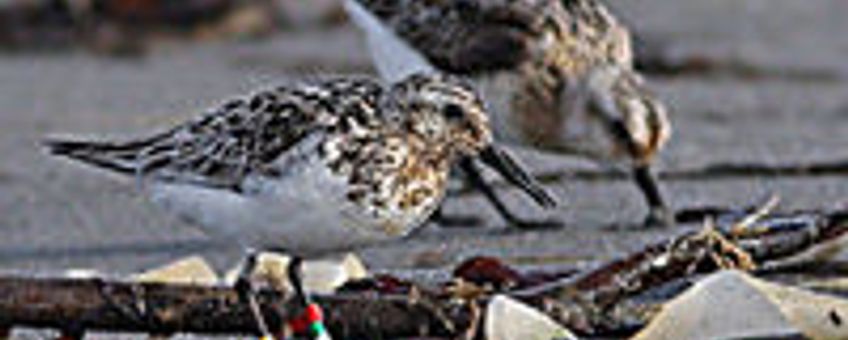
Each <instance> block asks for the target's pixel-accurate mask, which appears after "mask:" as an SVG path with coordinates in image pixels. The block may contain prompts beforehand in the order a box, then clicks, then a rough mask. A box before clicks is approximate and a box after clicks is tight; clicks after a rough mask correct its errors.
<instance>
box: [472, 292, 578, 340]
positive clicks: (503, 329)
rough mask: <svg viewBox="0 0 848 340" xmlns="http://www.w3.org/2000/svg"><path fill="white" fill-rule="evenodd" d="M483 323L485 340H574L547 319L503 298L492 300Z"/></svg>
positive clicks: (569, 334) (543, 315) (565, 331)
mask: <svg viewBox="0 0 848 340" xmlns="http://www.w3.org/2000/svg"><path fill="white" fill-rule="evenodd" d="M485 320H486V325H485V331H486V339H488V340H551V339H558V340H559V339H577V337H576V336H574V334H572V333H571V332H570V331H569V330H568V329H566V328H565V327H562V326H561V325H559V324H558V323H556V322H555V321H554V320H551V319H550V318H549V317H548V316H547V315H545V314H543V313H542V312H540V311H538V310H536V309H534V308H532V307H530V306H527V305H525V304H523V303H521V302H518V301H516V300H514V299H512V298H509V297H506V296H504V295H497V296H495V297H494V298H492V301H491V302H489V306H488V307H487V309H486V319H485Z"/></svg>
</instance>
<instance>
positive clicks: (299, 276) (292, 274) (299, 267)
mask: <svg viewBox="0 0 848 340" xmlns="http://www.w3.org/2000/svg"><path fill="white" fill-rule="evenodd" d="M287 272H288V276H289V282H290V283H291V285H292V287H293V288H294V294H295V298H296V299H298V301H300V304H301V306H302V307H304V308H306V306H309V304H310V303H312V299H310V298H309V295H308V294H306V292H305V291H304V289H303V259H302V258H300V257H298V256H292V258H291V261H289V266H288V270H287Z"/></svg>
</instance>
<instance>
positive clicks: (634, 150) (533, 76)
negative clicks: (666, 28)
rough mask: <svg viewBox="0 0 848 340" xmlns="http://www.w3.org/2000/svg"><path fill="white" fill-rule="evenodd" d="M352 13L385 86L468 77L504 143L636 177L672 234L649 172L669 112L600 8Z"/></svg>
mask: <svg viewBox="0 0 848 340" xmlns="http://www.w3.org/2000/svg"><path fill="white" fill-rule="evenodd" d="M344 1H345V8H346V10H347V12H348V13H349V16H350V17H351V18H352V21H353V22H354V23H355V24H356V25H357V26H358V27H359V28H361V30H362V31H364V33H365V36H366V39H367V43H368V45H369V48H370V51H371V54H372V57H373V62H374V65H375V66H376V69H377V70H378V72H379V74H380V76H381V77H383V78H384V79H387V80H389V81H392V80H396V79H399V78H403V77H404V76H406V75H407V74H410V73H414V72H421V71H436V72H443V73H447V74H452V75H460V76H464V77H468V78H470V79H471V80H472V81H473V82H474V83H475V84H476V85H477V86H478V89H479V91H480V92H481V95H482V96H483V98H484V100H485V101H486V102H487V104H488V105H489V106H490V107H491V111H492V112H491V114H492V117H491V119H492V128H493V131H494V134H495V138H496V139H498V140H499V141H503V142H507V143H516V144H521V145H526V146H530V147H533V148H536V149H540V150H544V151H548V152H553V153H557V154H571V155H580V156H583V157H587V158H588V159H591V160H594V161H596V162H598V163H600V164H602V165H605V166H611V167H613V168H617V169H624V170H626V171H629V172H630V173H631V174H632V178H633V181H634V182H635V184H636V185H637V186H638V188H639V190H640V191H641V193H642V194H643V196H644V199H645V201H646V203H647V206H648V209H649V210H648V213H647V216H646V218H645V223H644V225H645V226H666V225H671V224H673V223H674V216H673V212H672V211H671V210H670V208H669V207H668V205H667V203H666V201H665V199H664V198H663V195H662V192H661V190H660V188H659V187H658V184H657V180H656V179H655V176H654V175H653V174H652V170H651V167H652V164H653V163H654V160H655V158H656V156H657V154H658V152H659V151H660V150H661V149H662V147H663V146H664V145H665V144H666V142H667V141H668V139H669V138H670V136H671V125H670V122H669V120H668V115H667V109H666V107H665V105H664V104H663V102H662V101H661V100H660V99H658V98H657V96H656V95H654V94H653V93H652V92H651V91H650V90H649V89H648V88H647V87H646V85H645V83H644V81H643V80H642V77H641V76H640V75H639V74H638V73H637V72H636V71H635V70H634V69H633V56H632V48H631V37H630V33H629V31H628V30H627V29H626V28H625V27H624V26H623V25H622V24H620V23H619V22H618V20H617V19H616V18H615V17H614V16H613V15H612V14H611V13H610V12H609V11H608V10H607V9H606V8H605V7H604V6H603V5H602V4H601V3H599V2H597V1H595V0H440V1H416V0H344ZM487 196H489V198H490V199H491V198H492V196H491V195H487ZM495 200H497V198H495ZM493 203H495V204H496V206H497V205H501V206H502V203H496V202H493ZM499 210H500V211H501V213H502V214H506V215H507V216H506V217H507V218H508V219H509V218H512V219H516V218H517V217H514V214H512V213H511V212H509V211H507V210H506V209H505V208H501V209H499ZM510 215H512V216H510Z"/></svg>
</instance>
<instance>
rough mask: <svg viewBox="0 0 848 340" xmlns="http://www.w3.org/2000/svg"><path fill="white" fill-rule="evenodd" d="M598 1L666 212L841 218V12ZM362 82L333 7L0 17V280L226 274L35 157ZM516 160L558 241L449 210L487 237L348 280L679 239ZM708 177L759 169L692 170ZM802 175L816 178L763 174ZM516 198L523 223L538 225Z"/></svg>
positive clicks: (564, 178)
mask: <svg viewBox="0 0 848 340" xmlns="http://www.w3.org/2000/svg"><path fill="white" fill-rule="evenodd" d="M607 4H608V5H609V6H610V7H612V9H613V11H614V13H615V14H616V15H617V16H619V17H620V18H621V20H623V21H624V22H625V23H627V24H628V25H629V26H630V27H632V29H633V31H634V35H635V37H636V47H637V52H638V60H637V65H638V67H639V68H641V69H642V70H644V71H645V72H646V77H647V78H648V81H649V83H650V84H651V87H653V88H654V89H655V90H656V92H658V93H659V95H660V97H661V98H662V99H664V100H665V101H666V102H667V103H668V104H669V105H670V107H671V114H672V122H673V124H674V125H675V134H674V136H673V139H672V141H671V143H670V145H669V147H668V148H667V149H666V151H665V152H664V154H663V155H662V160H661V161H660V162H659V163H660V164H659V168H660V169H661V170H662V171H664V172H665V173H667V174H669V176H667V177H668V179H667V180H666V181H665V190H666V191H667V194H668V196H669V197H670V198H671V200H672V202H671V203H672V205H673V206H675V207H677V208H683V207H693V206H702V205H715V206H726V207H733V206H744V205H747V204H750V203H752V202H754V201H756V200H757V199H759V198H761V197H763V196H764V195H766V194H768V193H776V194H778V195H780V196H781V197H782V199H783V200H782V207H783V208H784V209H788V210H791V209H804V208H806V209H832V208H836V207H843V208H844V207H848V181H846V179H848V165H846V163H848V161H846V160H848V148H846V146H848V79H847V78H846V77H848V64H846V62H845V61H846V56H848V38H846V36H848V21H846V20H844V14H845V13H848V2H845V1H843V0H807V1H795V0H744V1H680V0H639V1H632V0H630V1H625V0H609V1H607ZM372 73H373V68H372V66H371V65H370V59H369V56H368V54H367V50H366V47H365V45H364V43H363V40H362V36H361V35H360V33H359V32H358V30H357V29H355V27H353V26H352V25H351V24H349V23H348V22H347V19H346V17H345V14H344V11H343V9H342V8H341V5H340V1H337V0H309V1H306V0H241V1H239V0H182V1H172V0H171V1H169V0H0V156H1V157H2V161H0V268H2V269H4V270H36V271H40V272H52V271H57V270H64V269H68V268H94V269H98V270H102V271H104V272H109V273H130V272H134V271H137V270H140V269H143V268H148V267H151V266H154V265H157V264H161V263H165V262H169V261H171V260H173V259H176V258H177V257H181V256H185V255H189V254H201V255H204V256H206V257H207V258H209V259H210V260H212V261H213V262H214V263H217V264H218V265H221V266H228V265H230V264H233V263H234V262H235V261H236V260H237V259H238V258H239V256H240V254H239V253H238V252H234V251H232V250H230V249H227V248H222V247H221V245H220V244H214V243H212V242H211V241H209V240H208V239H207V238H206V237H205V236H204V235H203V234H201V233H200V232H199V231H197V230H195V229H193V228H191V226H186V225H185V224H184V223H183V222H180V221H178V220H176V219H174V218H171V217H170V216H168V215H167V214H163V213H162V212H161V211H159V210H158V209H157V208H156V207H155V206H153V205H151V204H149V203H147V202H146V201H145V200H144V199H143V198H141V197H139V196H137V195H136V194H135V188H134V186H133V185H132V183H129V182H128V181H125V180H122V179H121V178H118V177H115V176H110V175H107V174H105V173H104V172H100V171H96V170H91V169H90V168H86V167H83V166H79V165H75V164H71V163H70V162H66V161H64V160H61V159H56V158H52V157H49V156H48V155H46V154H45V153H44V152H43V151H42V150H41V149H40V148H39V147H38V141H39V140H40V139H41V138H42V137H44V136H46V135H51V134H73V135H76V136H94V135H112V136H121V135H124V136H127V135H133V134H139V133H144V132H146V131H150V130H154V129H156V128H158V127H162V126H166V125H169V124H175V123H177V122H180V121H182V120H184V119H186V118H187V117H190V116H193V115H196V114H198V113H200V112H201V111H202V110H204V109H205V108H208V107H210V106H214V105H217V104H219V103H221V102H223V101H224V100H225V99H226V98H228V97H230V96H235V95H239V94H246V93H249V92H251V91H252V90H254V89H256V88H259V87H262V86H268V85H271V84H275V83H284V82H290V81H293V80H297V79H309V78H314V77H317V76H319V75H324V74H372ZM519 152H520V155H521V157H523V159H524V160H525V161H526V162H527V163H528V164H530V165H531V167H532V168H533V169H534V170H535V171H538V172H539V173H546V174H549V175H551V174H553V175H554V176H548V177H549V178H553V179H551V180H549V181H548V183H549V184H550V185H551V188H552V190H553V191H554V192H555V193H556V194H558V195H559V196H560V197H561V198H562V201H563V203H564V205H563V207H562V208H561V209H560V210H558V211H556V212H555V213H554V215H555V216H554V217H556V218H559V219H560V220H562V221H564V222H565V227H564V228H563V229H561V230H556V231H544V232H541V231H540V232H525V233H516V232H505V229H504V226H503V222H502V221H501V220H499V219H498V218H497V216H496V215H495V214H494V212H492V211H491V210H490V208H489V207H488V205H486V204H485V203H484V202H483V201H482V200H481V199H480V197H477V196H476V195H470V194H465V195H459V196H458V197H457V198H453V199H451V200H449V201H448V202H447V208H446V209H447V212H448V213H450V212H457V211H479V212H480V213H481V214H483V215H482V216H483V217H484V218H485V220H486V221H487V222H488V223H487V225H485V226H481V227H479V228H476V229H451V230H441V231H439V230H437V228H435V227H433V226H430V227H429V228H428V229H427V230H425V232H424V233H423V235H422V236H421V239H419V240H416V241H414V242H405V243H398V244H393V245H390V246H388V247H381V248H374V249H369V250H366V251H364V252H363V257H364V259H365V261H366V263H368V264H369V265H371V266H372V267H374V268H377V269H382V270H385V269H400V268H430V269H432V268H442V267H444V266H448V265H450V264H453V263H455V262H456V261H458V260H460V259H462V258H465V257H468V256H470V255H497V256H502V257H505V258H506V259H507V260H508V261H510V262H514V263H517V264H528V265H565V266H578V267H579V266H587V265H591V264H593V263H597V262H598V261H604V260H608V259H610V258H612V257H614V256H617V255H620V254H622V253H624V252H628V251H632V250H634V249H639V248H641V247H642V246H644V245H645V244H646V243H648V242H649V241H651V240H655V239H657V238H658V237H661V236H662V237H665V236H668V235H669V234H677V233H680V232H682V230H683V229H685V228H688V227H686V226H681V227H679V228H678V229H672V230H651V231H632V230H631V231H622V230H620V229H626V228H627V224H628V223H631V221H639V220H640V219H641V214H642V212H643V207H641V206H639V204H640V203H639V202H641V198H640V196H639V193H638V192H636V190H635V189H634V188H633V186H632V184H631V183H629V182H628V181H625V180H622V179H616V178H609V177H603V176H601V177H600V178H599V179H597V178H596V179H592V180H590V179H587V178H582V177H577V178H575V176H569V174H573V173H575V172H581V171H583V172H601V171H603V170H602V169H599V168H597V167H596V166H595V165H594V164H591V163H589V162H586V161H583V160H579V159H568V158H560V157H552V156H549V155H542V154H538V153H535V152H532V151H529V150H519ZM716 164H724V165H730V166H733V165H739V166H740V167H741V168H743V169H747V168H750V166H754V167H755V168H756V167H761V168H762V169H765V170H763V171H748V172H746V171H736V172H733V171H731V172H710V171H708V170H709V169H711V168H710V167H711V166H714V165H716ZM816 164H819V165H826V166H827V167H826V168H827V169H829V170H828V171H824V172H819V173H796V174H791V173H775V172H770V171H768V169H771V168H780V167H787V166H788V167H792V166H806V165H816ZM746 167H747V168H746ZM704 169H706V170H704ZM675 173H676V174H678V175H677V176H674V174H675ZM686 173H690V174H697V175H696V176H684V175H680V174H686ZM558 174H559V175H561V176H557V175H558ZM584 177H586V176H584ZM589 177H591V176H589ZM518 198H520V197H512V196H510V199H511V201H512V203H514V204H515V205H516V206H517V207H519V209H520V211H522V212H523V213H524V214H525V215H527V216H531V215H535V214H538V213H540V212H539V211H537V210H533V209H534V208H533V207H531V206H529V205H528V204H527V203H526V202H523V201H522V200H520V199H518ZM612 212H614V213H612ZM691 227H695V226H691ZM221 249H224V250H223V251H222V250H221ZM833 254H836V255H835V256H842V255H841V253H840V252H839V249H838V248H837V249H836V251H835V252H832V253H831V255H833Z"/></svg>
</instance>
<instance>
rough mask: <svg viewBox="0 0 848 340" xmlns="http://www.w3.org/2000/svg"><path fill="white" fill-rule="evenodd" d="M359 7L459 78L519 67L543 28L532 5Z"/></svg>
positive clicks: (374, 1)
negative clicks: (539, 29) (533, 40)
mask: <svg viewBox="0 0 848 340" xmlns="http://www.w3.org/2000/svg"><path fill="white" fill-rule="evenodd" d="M355 1H357V2H358V3H359V4H360V5H362V6H363V7H365V8H366V9H367V10H368V11H369V12H371V13H372V14H374V15H375V16H376V17H378V18H379V19H380V20H381V21H382V23H384V24H385V25H387V26H388V27H389V28H390V29H391V30H393V31H394V32H395V33H396V34H397V35H399V36H400V37H401V38H402V39H403V40H405V41H406V42H407V43H409V44H410V46H412V47H413V48H415V49H416V50H418V51H419V52H420V53H422V54H423V55H424V56H425V57H426V58H427V59H428V61H429V62H431V63H432V64H433V65H434V66H436V67H438V68H440V69H442V70H445V71H448V72H452V73H457V74H475V73H481V72H487V71H496V70H499V69H505V68H510V67H513V66H515V65H517V64H519V63H520V62H522V61H523V60H524V59H525V58H526V57H527V55H528V53H529V48H530V45H529V43H530V42H531V40H532V38H533V36H534V35H535V34H536V33H538V28H539V22H538V21H539V20H537V18H538V16H537V15H535V14H533V11H534V10H535V9H536V8H534V6H532V5H531V4H530V3H529V2H528V1H512V2H509V1H507V2H504V1H499V0H496V1H483V0H470V1H411V0H403V1H395V0H355Z"/></svg>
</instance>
